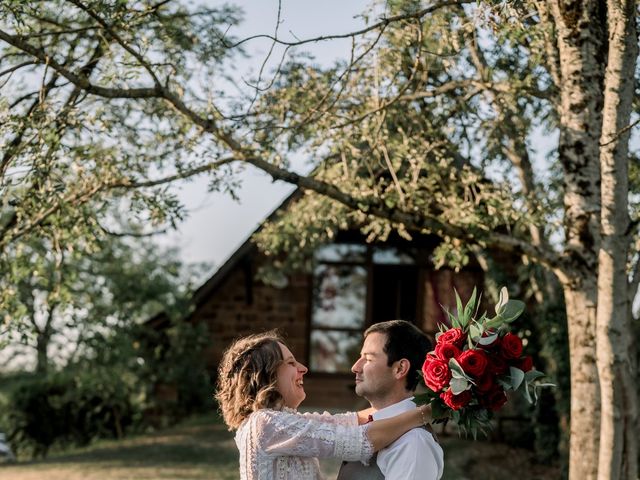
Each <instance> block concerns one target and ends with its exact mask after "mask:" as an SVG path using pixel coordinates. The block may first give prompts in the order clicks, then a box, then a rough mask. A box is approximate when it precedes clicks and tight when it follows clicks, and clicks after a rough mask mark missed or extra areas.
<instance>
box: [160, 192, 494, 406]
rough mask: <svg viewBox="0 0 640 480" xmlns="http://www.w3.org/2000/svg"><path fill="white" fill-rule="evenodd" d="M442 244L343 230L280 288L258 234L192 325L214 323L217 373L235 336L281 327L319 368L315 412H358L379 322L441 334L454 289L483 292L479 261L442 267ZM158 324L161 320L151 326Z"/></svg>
mask: <svg viewBox="0 0 640 480" xmlns="http://www.w3.org/2000/svg"><path fill="white" fill-rule="evenodd" d="M294 195H295V194H294ZM289 200H290V199H288V200H286V201H285V202H284V203H283V205H281V207H279V208H286V205H287V203H288V201H289ZM276 211H277V210H276ZM438 242H439V240H438V238H437V237H434V236H421V237H418V236H416V237H414V240H413V241H411V242H408V241H407V240H404V239H401V238H399V237H396V238H390V239H389V240H388V241H387V242H386V243H384V244H368V243H366V242H365V241H364V238H363V237H362V236H361V235H360V234H359V233H358V232H341V233H340V234H339V235H337V237H336V239H335V242H334V243H332V244H329V245H325V246H323V247H321V248H320V249H318V250H317V251H316V253H315V258H314V260H315V261H314V268H313V272H312V273H294V274H291V275H289V276H286V277H284V276H283V277H282V281H281V282H279V283H280V284H278V285H277V286H274V285H266V284H265V283H263V282H262V281H260V280H259V279H258V278H256V275H255V273H256V272H257V271H258V268H259V267H260V265H262V264H263V263H264V262H266V261H268V259H267V258H266V257H265V256H264V255H262V254H261V253H260V251H259V250H258V248H257V247H256V246H255V245H254V243H253V242H252V240H251V238H250V239H248V240H247V241H246V242H245V243H244V244H243V245H242V246H240V248H238V249H237V250H236V251H235V252H234V253H233V255H231V257H230V258H229V259H228V260H227V261H226V262H225V263H224V264H223V265H222V266H221V267H220V268H219V269H218V271H217V272H216V273H215V274H214V275H213V276H212V277H211V278H209V279H208V280H207V281H206V282H205V283H204V284H203V285H202V286H201V287H200V288H199V289H198V290H197V291H196V292H195V294H194V296H193V306H194V308H193V311H192V313H191V314H190V315H189V317H188V318H187V319H186V320H187V321H189V322H193V323H205V324H206V325H207V327H208V331H209V334H210V344H209V347H208V349H207V351H206V359H207V363H208V365H209V366H210V368H211V371H212V373H214V372H215V371H216V369H217V366H218V362H219V360H220V358H221V355H222V353H223V351H224V350H225V348H226V347H227V346H228V345H229V344H230V342H231V341H233V340H234V339H235V338H237V337H239V336H243V335H247V334H250V333H256V332H260V331H264V330H268V329H272V328H277V329H279V331H280V332H281V333H282V334H283V335H284V337H285V339H286V341H287V344H288V346H289V347H290V348H291V350H292V352H293V353H294V355H295V356H296V357H297V358H298V360H300V361H301V362H303V363H305V365H307V366H308V367H309V373H308V374H307V375H306V376H305V390H306V392H307V399H306V400H305V406H308V407H318V408H354V406H359V405H362V399H359V398H358V397H357V396H356V395H355V393H354V391H353V388H354V379H353V374H352V373H351V371H350V367H351V365H352V364H353V362H354V361H355V359H357V357H358V354H359V351H360V346H361V343H362V332H363V331H364V330H365V329H366V328H367V327H368V326H369V325H371V324H373V323H376V322H379V321H384V320H391V319H397V318H401V319H405V320H408V321H411V322H413V323H415V324H416V325H417V326H418V327H420V328H421V329H422V330H423V331H425V332H426V333H428V334H431V335H433V334H434V333H436V332H437V331H438V324H439V322H443V321H446V319H445V315H444V312H443V310H442V307H441V306H444V307H447V308H450V309H453V308H454V307H455V302H454V289H456V290H457V291H458V292H459V293H460V295H461V296H462V297H463V298H465V297H467V298H468V296H469V295H470V293H471V291H472V289H473V288H474V286H478V287H479V288H482V282H483V272H482V270H481V269H480V267H479V266H477V265H470V266H468V267H467V268H465V269H464V270H462V271H460V272H457V273H456V272H454V271H452V270H450V269H440V270H436V269H435V268H434V266H433V263H432V261H431V257H432V252H433V249H434V247H435V246H436V245H437V244H438ZM154 321H155V322H156V323H158V321H159V318H156V319H155V320H154V319H152V320H151V321H150V324H152V325H153V324H154ZM158 325H159V323H158Z"/></svg>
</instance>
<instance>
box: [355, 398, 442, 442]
mask: <svg viewBox="0 0 640 480" xmlns="http://www.w3.org/2000/svg"><path fill="white" fill-rule="evenodd" d="M430 421H431V406H430V405H420V406H419V407H417V408H415V409H413V410H409V411H408V412H404V413H401V414H400V415H396V416H395V417H391V418H385V419H384V420H376V421H375V422H372V423H371V424H369V426H368V429H367V437H368V438H369V441H370V442H371V443H372V445H373V450H374V451H376V452H377V451H378V450H381V449H383V448H384V447H386V446H387V445H389V444H391V443H393V442H394V441H396V440H397V439H398V438H400V437H401V436H402V435H403V434H404V433H406V432H408V431H409V430H411V429H412V428H416V427H420V426H422V425H426V424H427V423H429V422H430Z"/></svg>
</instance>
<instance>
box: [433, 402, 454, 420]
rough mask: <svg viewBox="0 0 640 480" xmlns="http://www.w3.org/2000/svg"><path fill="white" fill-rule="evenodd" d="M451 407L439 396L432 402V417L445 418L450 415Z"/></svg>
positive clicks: (436, 418) (435, 418)
mask: <svg viewBox="0 0 640 480" xmlns="http://www.w3.org/2000/svg"><path fill="white" fill-rule="evenodd" d="M450 412H451V411H450V410H449V408H448V407H447V406H446V405H445V404H444V403H443V402H442V400H440V399H439V398H438V399H436V400H434V401H433V403H432V404H431V417H432V418H433V419H434V420H443V419H445V418H449V416H450Z"/></svg>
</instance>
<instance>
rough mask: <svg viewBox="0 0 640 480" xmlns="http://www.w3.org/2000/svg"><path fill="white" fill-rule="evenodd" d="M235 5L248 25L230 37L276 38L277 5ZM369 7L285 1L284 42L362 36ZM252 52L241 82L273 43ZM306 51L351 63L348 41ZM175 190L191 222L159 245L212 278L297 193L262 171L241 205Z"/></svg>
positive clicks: (248, 180) (255, 0)
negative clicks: (364, 14)
mask: <svg viewBox="0 0 640 480" xmlns="http://www.w3.org/2000/svg"><path fill="white" fill-rule="evenodd" d="M206 3H207V5H210V6H217V5H222V4H223V2H221V1H207V2H206ZM230 3H232V4H235V5H238V6H240V7H242V8H243V10H244V12H245V21H244V22H243V23H242V24H241V25H240V26H239V28H231V29H230V30H229V35H235V36H236V37H239V38H245V37H249V36H252V35H256V34H273V32H274V30H275V26H276V20H277V12H278V2H277V1H276V0H238V1H232V2H230ZM369 3H370V2H369V1H368V0H366V1H365V0H342V1H339V0H322V1H318V0H282V2H281V13H280V18H281V24H280V27H279V32H280V33H279V36H280V37H281V38H282V39H283V40H295V38H296V37H297V38H298V39H304V38H312V37H315V36H319V35H327V34H340V33H346V32H350V31H353V30H357V29H359V28H361V27H362V26H363V25H364V21H363V20H362V18H356V17H357V16H358V15H359V14H360V13H362V12H363V11H364V10H366V8H367V6H368V5H369ZM246 48H247V50H248V52H249V54H250V58H249V59H248V60H243V61H239V62H238V64H237V65H236V66H237V68H238V72H239V76H241V77H242V78H247V79H248V78H250V77H251V72H252V71H253V72H256V71H257V70H259V68H260V65H261V64H262V62H263V60H264V58H265V56H266V55H267V52H268V49H269V43H267V42H265V41H262V40H255V41H251V42H250V43H248V44H247V45H246ZM303 51H308V52H310V53H312V54H313V55H314V56H315V58H316V61H317V62H318V63H320V64H327V65H328V64H331V63H332V62H333V61H335V60H336V59H339V58H345V57H347V55H348V54H349V52H350V43H349V41H348V40H333V41H329V42H323V43H320V44H311V45H309V46H305V47H304V50H303ZM276 57H277V56H276ZM278 58H279V57H278ZM240 80H242V79H240ZM175 188H176V193H177V194H178V196H179V198H180V199H181V200H182V202H183V203H184V205H185V207H186V209H187V211H188V217H187V219H186V220H184V221H183V222H182V223H181V224H179V225H178V229H177V231H174V232H170V233H168V234H166V235H163V236H161V237H159V238H158V239H157V241H158V242H159V243H160V244H161V245H167V246H175V247H177V248H178V250H179V253H180V257H181V258H182V260H183V261H184V262H185V263H200V262H206V263H208V264H209V268H208V269H207V271H206V273H207V274H208V275H209V274H212V273H213V272H214V271H215V270H216V269H217V268H218V267H220V266H221V265H222V264H223V263H224V261H225V260H226V259H227V258H228V257H229V256H230V255H231V254H233V252H234V251H235V250H236V248H237V247H239V246H240V245H241V244H242V243H243V242H244V241H245V240H246V239H247V238H248V237H249V236H250V235H251V233H252V232H253V231H254V230H255V229H256V228H257V227H258V225H259V224H260V223H261V221H262V220H263V219H265V218H266V217H267V216H268V215H269V214H270V213H271V212H272V211H273V210H274V209H275V208H277V207H278V205H279V204H280V203H281V202H282V200H284V198H286V197H287V196H288V195H289V193H290V192H291V191H292V190H293V187H292V186H291V185H289V184H285V183H283V182H273V181H272V180H271V178H270V177H268V176H267V175H266V174H264V173H262V172H260V171H258V170H256V169H252V170H247V171H245V173H244V174H243V177H242V188H241V189H240V191H239V197H240V200H239V201H238V202H236V201H234V200H233V199H231V197H230V196H229V195H227V194H223V193H208V192H207V179H206V178H199V179H196V180H195V181H190V182H183V183H181V184H178V185H177V186H176V187H175Z"/></svg>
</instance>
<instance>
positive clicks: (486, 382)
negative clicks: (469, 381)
mask: <svg viewBox="0 0 640 480" xmlns="http://www.w3.org/2000/svg"><path fill="white" fill-rule="evenodd" d="M494 385H495V383H494V382H493V374H491V372H489V371H485V373H484V375H482V376H481V377H480V378H478V380H476V390H477V391H478V392H480V393H486V392H488V391H490V390H491V389H492V388H493V386H494Z"/></svg>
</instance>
